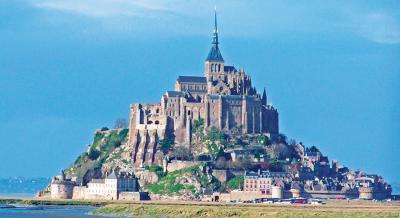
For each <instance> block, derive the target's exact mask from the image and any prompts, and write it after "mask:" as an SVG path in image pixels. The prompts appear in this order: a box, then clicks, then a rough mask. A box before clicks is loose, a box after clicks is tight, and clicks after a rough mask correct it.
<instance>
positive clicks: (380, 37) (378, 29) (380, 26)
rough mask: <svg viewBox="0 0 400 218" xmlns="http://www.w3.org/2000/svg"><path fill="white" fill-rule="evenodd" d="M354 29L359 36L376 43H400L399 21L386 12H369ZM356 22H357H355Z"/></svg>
mask: <svg viewBox="0 0 400 218" xmlns="http://www.w3.org/2000/svg"><path fill="white" fill-rule="evenodd" d="M362 19H363V21H360V25H359V26H355V29H356V30H357V31H358V33H359V34H360V35H361V36H364V37H365V38H368V39H370V40H372V41H375V42H378V43H389V44H395V43H400V23H399V22H398V21H396V19H394V18H393V17H391V16H389V15H388V14H383V13H369V14H366V15H364V16H363V17H362ZM356 23H358V22H356Z"/></svg>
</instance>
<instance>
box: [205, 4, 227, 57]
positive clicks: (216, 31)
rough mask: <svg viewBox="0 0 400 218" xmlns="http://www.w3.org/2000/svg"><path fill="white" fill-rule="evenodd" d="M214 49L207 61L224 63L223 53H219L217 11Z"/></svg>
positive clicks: (215, 13)
mask: <svg viewBox="0 0 400 218" xmlns="http://www.w3.org/2000/svg"><path fill="white" fill-rule="evenodd" d="M211 44H212V47H211V50H210V52H209V53H208V56H207V59H206V61H221V62H223V61H224V59H223V58H222V55H221V52H220V51H219V47H218V45H219V42H218V26H217V10H215V12H214V31H213V36H212V43H211Z"/></svg>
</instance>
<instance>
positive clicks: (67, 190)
mask: <svg viewBox="0 0 400 218" xmlns="http://www.w3.org/2000/svg"><path fill="white" fill-rule="evenodd" d="M138 190H139V187H138V182H137V179H136V178H135V177H134V176H133V175H132V174H130V173H125V172H120V173H119V174H118V175H117V174H115V172H112V173H111V174H109V175H107V176H106V177H105V178H104V179H92V180H91V181H90V182H88V184H87V185H86V186H82V185H81V184H80V185H78V184H77V183H76V182H74V181H71V180H70V179H66V178H65V174H64V172H63V171H62V172H61V175H59V176H56V177H54V178H53V180H52V182H51V186H50V192H51V198H54V199H97V200H119V199H121V197H122V198H123V199H124V200H140V199H141V197H142V194H141V193H139V192H138Z"/></svg>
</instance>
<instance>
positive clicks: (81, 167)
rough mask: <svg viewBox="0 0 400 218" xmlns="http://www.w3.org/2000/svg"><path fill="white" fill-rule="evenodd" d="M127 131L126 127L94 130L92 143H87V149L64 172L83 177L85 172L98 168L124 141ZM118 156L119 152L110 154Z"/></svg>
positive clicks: (119, 155)
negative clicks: (118, 129)
mask: <svg viewBox="0 0 400 218" xmlns="http://www.w3.org/2000/svg"><path fill="white" fill-rule="evenodd" d="M128 131H129V130H128V129H123V130H121V131H117V130H110V131H108V132H96V134H95V135H94V138H93V143H92V144H91V145H89V151H88V152H84V153H82V154H81V155H80V156H79V157H78V158H77V159H76V160H75V162H74V164H73V165H72V166H71V167H69V168H68V169H66V170H65V172H66V173H67V174H71V175H74V176H77V177H79V178H83V177H84V176H85V175H86V173H87V172H89V171H93V170H96V169H100V168H101V167H102V166H103V164H104V163H105V161H106V160H107V158H108V157H109V156H110V154H111V153H112V152H113V151H114V150H115V149H116V148H118V147H120V146H121V144H122V143H124V142H126V140H127V135H128ZM120 157H121V154H120V153H119V154H118V153H117V154H114V155H113V156H112V159H115V158H120Z"/></svg>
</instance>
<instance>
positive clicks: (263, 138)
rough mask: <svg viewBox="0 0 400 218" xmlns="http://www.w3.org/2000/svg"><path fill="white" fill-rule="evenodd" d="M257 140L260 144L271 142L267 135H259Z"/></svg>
mask: <svg viewBox="0 0 400 218" xmlns="http://www.w3.org/2000/svg"><path fill="white" fill-rule="evenodd" d="M256 140H257V143H258V144H260V145H269V144H270V141H269V138H268V137H267V136H265V135H259V136H257V138H256Z"/></svg>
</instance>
